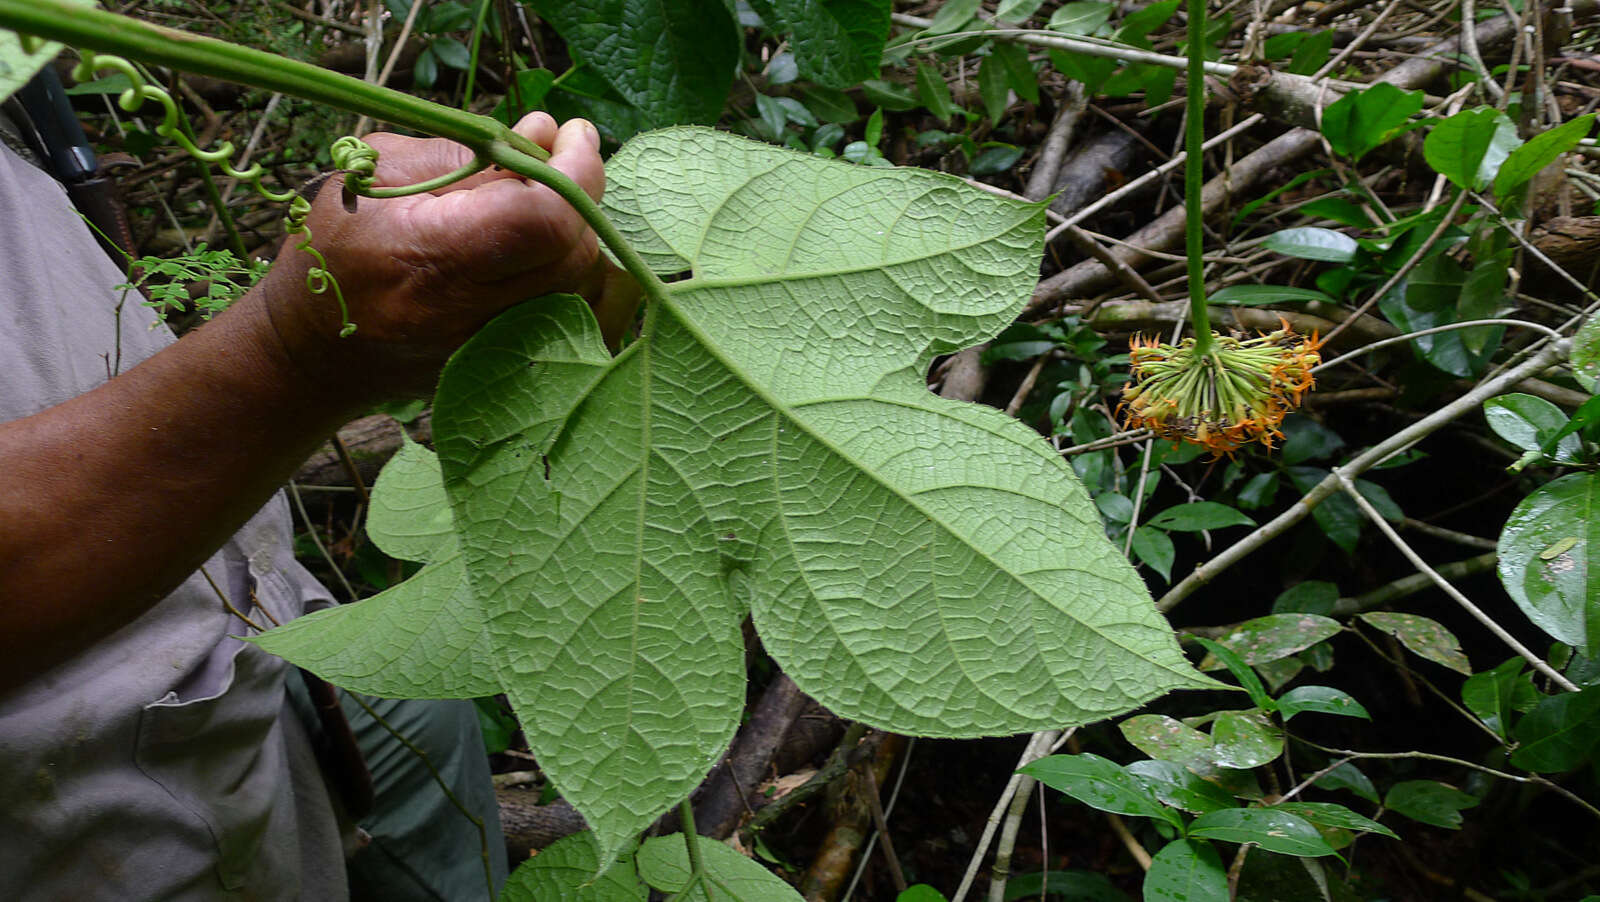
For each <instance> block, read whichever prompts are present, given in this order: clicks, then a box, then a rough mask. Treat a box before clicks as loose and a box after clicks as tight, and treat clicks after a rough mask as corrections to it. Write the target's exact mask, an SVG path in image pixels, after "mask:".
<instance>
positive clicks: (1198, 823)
mask: <svg viewBox="0 0 1600 902" xmlns="http://www.w3.org/2000/svg"><path fill="white" fill-rule="evenodd" d="M1188 833H1189V836H1190V837H1193V838H1199V839H1216V840H1221V841H1223V842H1236V843H1255V844H1256V845H1258V846H1260V847H1261V848H1263V849H1266V850H1267V851H1269V852H1278V853H1281V854H1284V855H1299V856H1302V857H1305V858H1315V857H1317V856H1321V855H1332V854H1334V851H1333V848H1332V847H1331V846H1329V845H1328V843H1327V841H1326V840H1324V839H1323V838H1322V835H1321V834H1320V833H1318V832H1317V828H1316V827H1313V826H1311V824H1310V823H1308V822H1307V821H1306V820H1305V818H1302V817H1299V816H1298V815H1294V814H1290V813H1288V812H1287V811H1284V810H1282V809H1279V808H1228V809H1224V810H1222V811H1213V812H1211V813H1210V814H1202V815H1200V816H1199V817H1197V818H1195V819H1194V821H1193V823H1191V824H1189V831H1188Z"/></svg>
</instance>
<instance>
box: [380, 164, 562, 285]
mask: <svg viewBox="0 0 1600 902" xmlns="http://www.w3.org/2000/svg"><path fill="white" fill-rule="evenodd" d="M409 200H411V201H412V202H413V203H412V204H410V205H408V206H407V207H406V208H405V211H404V214H403V221H401V222H396V223H395V225H396V226H398V227H399V228H398V229H397V231H396V234H402V235H406V236H407V237H408V239H409V240H410V241H411V242H413V243H414V245H415V247H416V248H417V249H418V251H419V252H422V253H431V254H432V255H433V256H434V257H435V261H436V265H437V264H438V263H439V262H443V263H444V265H445V268H447V269H452V270H455V271H457V272H460V273H462V274H464V275H466V276H468V277H469V278H473V279H474V280H477V281H486V280H497V279H501V278H505V277H508V276H511V275H514V274H517V273H525V272H529V271H534V270H538V269H542V268H544V267H547V266H550V265H552V264H555V263H558V262H559V261H561V260H562V259H563V258H565V257H566V256H567V254H568V252H569V251H570V250H571V249H572V248H573V247H576V246H583V245H586V244H588V245H591V246H592V238H588V237H586V235H587V232H588V226H587V224H586V223H584V221H583V219H582V217H580V216H579V215H578V213H577V211H576V210H574V209H572V207H571V206H570V205H568V204H567V202H566V201H564V200H562V199H561V198H560V197H559V196H558V195H556V193H555V192H554V191H551V190H550V189H549V188H547V187H545V186H543V185H536V184H530V183H528V182H524V181H522V180H520V179H496V180H494V181H491V182H489V183H487V184H484V185H480V186H479V187H478V188H476V189H475V190H472V191H453V192H449V193H447V194H443V195H440V196H437V197H415V198H409ZM591 255H592V252H591ZM440 257H443V258H444V259H443V260H442V261H440V260H439V259H438V258H440Z"/></svg>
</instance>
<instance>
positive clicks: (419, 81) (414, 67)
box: [411, 47, 439, 90]
mask: <svg viewBox="0 0 1600 902" xmlns="http://www.w3.org/2000/svg"><path fill="white" fill-rule="evenodd" d="M411 80H412V81H414V82H416V86H417V87H419V88H422V89H423V90H427V89H428V88H431V87H433V86H434V83H436V82H437V81H438V80H439V58H438V57H437V56H434V55H433V48H432V47H424V48H422V52H421V53H419V54H417V59H416V62H414V63H412V64H411Z"/></svg>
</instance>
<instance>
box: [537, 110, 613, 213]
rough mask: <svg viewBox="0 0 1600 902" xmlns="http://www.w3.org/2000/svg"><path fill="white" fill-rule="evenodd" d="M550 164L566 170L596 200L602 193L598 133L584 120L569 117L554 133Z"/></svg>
mask: <svg viewBox="0 0 1600 902" xmlns="http://www.w3.org/2000/svg"><path fill="white" fill-rule="evenodd" d="M550 165H551V166H554V167H555V168H557V169H559V170H561V171H562V172H564V173H566V175H567V177H568V178H570V179H572V180H573V181H575V182H577V183H578V186H579V187H581V188H582V189H583V190H584V191H585V192H586V193H587V194H588V195H589V196H590V197H591V198H593V199H595V200H599V199H600V195H601V194H602V193H604V192H605V189H606V169H605V164H604V163H602V162H601V161H600V132H599V131H597V130H596V129H595V127H594V125H593V124H592V123H590V122H589V121H588V120H587V119H568V120H567V121H566V123H565V124H563V125H562V126H561V129H560V130H559V131H557V132H556V137H555V143H554V144H552V145H551V147H550Z"/></svg>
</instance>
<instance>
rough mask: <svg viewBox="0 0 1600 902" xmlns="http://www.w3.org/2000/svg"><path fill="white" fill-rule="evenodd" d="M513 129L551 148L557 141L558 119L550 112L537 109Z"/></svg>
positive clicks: (547, 148)
mask: <svg viewBox="0 0 1600 902" xmlns="http://www.w3.org/2000/svg"><path fill="white" fill-rule="evenodd" d="M512 131H514V132H516V133H517V134H519V135H521V136H522V137H524V138H527V139H528V140H529V141H532V142H533V143H535V144H537V145H539V146H540V147H543V148H544V149H545V150H549V149H550V146H551V145H552V144H554V143H555V141H556V120H555V118H554V117H553V116H551V115H550V114H549V113H546V112H544V111H542V110H535V111H534V112H532V113H529V114H528V115H526V116H523V117H522V121H521V122H518V123H517V124H516V127H515V128H513V129H512Z"/></svg>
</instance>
